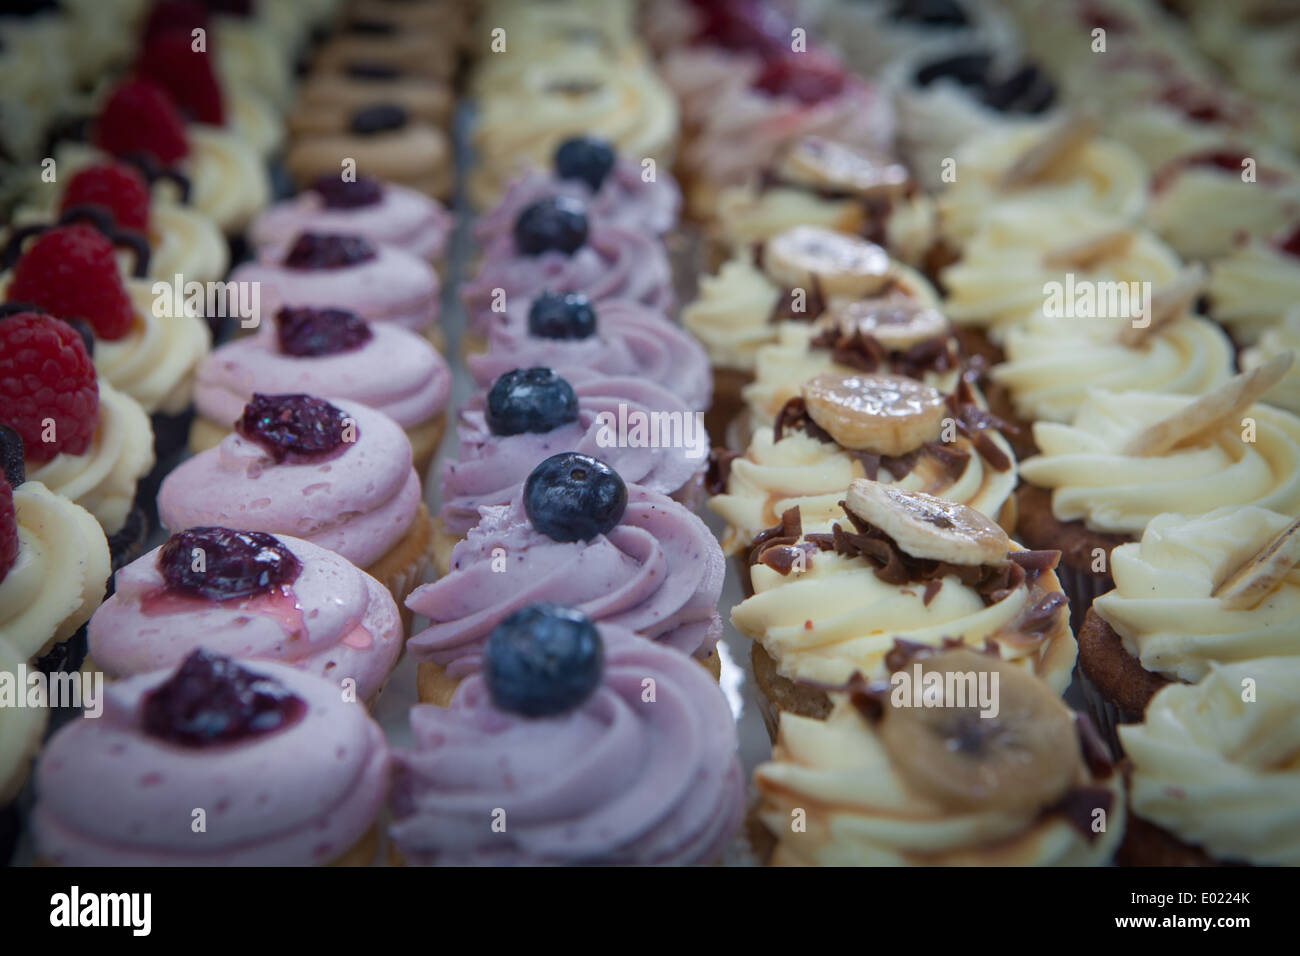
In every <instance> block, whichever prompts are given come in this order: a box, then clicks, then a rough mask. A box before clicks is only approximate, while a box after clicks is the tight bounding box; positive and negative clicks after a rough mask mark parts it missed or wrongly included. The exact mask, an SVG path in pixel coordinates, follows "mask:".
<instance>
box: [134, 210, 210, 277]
mask: <svg viewBox="0 0 1300 956" xmlns="http://www.w3.org/2000/svg"><path fill="white" fill-rule="evenodd" d="M149 220H150V222H149V244H150V245H151V246H152V247H153V254H152V255H151V256H150V257H149V277H150V278H151V279H161V280H162V281H164V282H171V281H172V280H173V279H174V278H175V277H176V276H178V275H179V276H182V277H183V278H184V281H186V282H215V281H217V280H219V279H221V278H222V277H223V276H224V275H225V274H226V271H227V270H228V269H229V267H230V247H229V246H228V245H226V237H225V236H223V235H222V234H221V230H220V229H218V228H217V226H216V223H214V222H213V221H212V220H211V219H210V218H208V217H207V216H206V215H204V214H203V213H201V212H199V211H198V210H195V209H191V208H190V207H188V206H181V205H178V204H177V203H174V202H170V201H168V200H165V199H161V200H160V199H155V200H154V201H153V203H152V205H151V208H150V210H149Z"/></svg>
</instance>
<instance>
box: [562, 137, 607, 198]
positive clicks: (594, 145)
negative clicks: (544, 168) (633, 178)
mask: <svg viewBox="0 0 1300 956" xmlns="http://www.w3.org/2000/svg"><path fill="white" fill-rule="evenodd" d="M613 168H614V149H613V147H612V146H610V145H609V143H608V142H606V141H605V140H603V139H596V138H595V137H593V136H576V137H574V138H573V139H566V140H565V141H564V142H563V143H561V144H560V146H559V148H558V149H556V151H555V173H556V175H558V176H559V177H560V178H561V179H579V180H581V181H582V182H584V183H586V184H587V185H588V186H590V187H591V191H592V192H596V191H597V190H599V189H600V186H601V184H602V183H603V182H604V181H605V177H606V176H608V175H609V173H610V170H612V169H613Z"/></svg>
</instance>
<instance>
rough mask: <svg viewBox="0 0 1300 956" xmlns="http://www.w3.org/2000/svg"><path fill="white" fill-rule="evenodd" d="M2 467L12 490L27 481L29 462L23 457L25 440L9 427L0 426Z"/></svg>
mask: <svg viewBox="0 0 1300 956" xmlns="http://www.w3.org/2000/svg"><path fill="white" fill-rule="evenodd" d="M0 467H3V469H4V474H5V481H7V482H9V487H10V488H17V487H18V486H19V485H21V484H22V483H23V482H24V481H26V480H27V461H26V458H25V456H24V455H23V438H22V436H21V435H19V434H18V433H17V432H16V431H14V430H13V429H12V428H10V427H9V426H8V425H0Z"/></svg>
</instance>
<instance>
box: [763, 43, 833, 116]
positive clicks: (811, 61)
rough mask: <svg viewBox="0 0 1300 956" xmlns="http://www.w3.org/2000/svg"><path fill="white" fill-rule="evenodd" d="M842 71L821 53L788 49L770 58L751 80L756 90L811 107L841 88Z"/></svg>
mask: <svg viewBox="0 0 1300 956" xmlns="http://www.w3.org/2000/svg"><path fill="white" fill-rule="evenodd" d="M844 84H845V76H844V71H843V70H842V69H841V68H840V66H839V64H837V63H836V62H835V61H834V60H832V59H830V58H829V57H828V56H826V55H825V54H822V53H817V52H814V51H812V50H809V51H807V52H805V53H791V52H787V53H785V54H783V55H781V56H775V57H772V58H771V59H769V60H768V61H767V62H766V63H765V64H764V65H763V71H762V72H761V73H760V74H759V75H758V79H757V80H755V81H754V87H755V89H759V90H762V91H763V92H765V93H770V94H772V95H773V96H789V97H793V98H794V99H796V100H798V101H799V102H800V103H803V104H806V105H808V106H812V105H814V104H817V103H821V102H822V101H824V100H827V99H830V98H831V97H832V96H835V95H837V94H838V93H840V92H841V91H842V90H843V89H844Z"/></svg>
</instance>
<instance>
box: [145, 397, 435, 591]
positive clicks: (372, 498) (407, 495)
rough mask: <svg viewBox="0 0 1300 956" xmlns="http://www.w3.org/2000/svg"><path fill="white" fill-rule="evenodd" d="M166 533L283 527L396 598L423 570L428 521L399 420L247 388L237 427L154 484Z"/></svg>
mask: <svg viewBox="0 0 1300 956" xmlns="http://www.w3.org/2000/svg"><path fill="white" fill-rule="evenodd" d="M158 516H159V518H160V519H161V521H162V524H163V527H165V528H166V529H167V530H168V531H172V532H176V531H182V530H184V529H186V528H194V527H203V526H208V525H216V526H221V527H234V528H239V529H240V530H243V531H261V532H265V533H268V534H287V535H292V536H294V537H296V538H304V539H306V540H307V541H309V542H310V543H312V544H314V545H319V546H320V547H324V548H328V549H329V550H331V551H335V552H337V553H338V554H340V555H342V556H343V557H344V558H346V559H347V560H349V561H351V562H352V563H353V564H355V565H356V566H357V567H359V568H363V569H364V570H365V571H366V572H367V573H368V574H369V575H370V576H371V577H374V578H377V579H378V580H379V581H380V582H381V583H382V584H383V585H384V586H385V587H387V588H388V589H389V590H390V591H391V592H392V594H393V597H394V599H395V600H396V601H397V602H398V604H399V605H400V604H401V602H402V599H403V598H405V597H406V595H407V594H409V593H410V591H411V589H412V588H413V587H415V585H416V584H418V583H419V581H420V579H421V578H422V577H423V574H424V570H425V567H426V566H427V563H428V551H429V539H430V535H431V534H432V526H431V522H430V520H429V514H428V511H427V510H426V509H425V507H424V504H423V503H422V502H421V500H420V479H419V476H418V475H416V473H415V471H414V469H413V468H412V467H411V444H410V442H409V441H407V439H406V433H405V432H404V431H403V430H402V427H401V426H400V425H398V424H397V423H396V422H394V421H393V420H392V419H391V418H389V417H388V416H387V415H384V414H383V413H382V412H377V411H375V410H374V409H372V408H368V407H367V406H365V405H362V404H360V403H359V402H355V401H345V400H343V399H329V400H328V401H327V400H324V399H320V398H313V397H311V396H308V395H262V394H256V395H254V396H253V398H252V401H250V402H249V403H248V404H247V405H246V406H244V410H243V414H242V415H240V417H239V419H238V420H237V421H236V422H235V431H234V432H233V433H231V434H230V435H227V436H226V437H225V438H224V439H222V441H221V443H220V444H219V445H217V446H216V447H215V448H209V449H208V450H207V451H205V452H202V453H200V454H198V455H195V456H194V457H193V458H190V459H188V460H187V461H184V462H182V463H181V464H180V465H179V466H178V467H177V468H176V469H175V470H174V471H172V473H171V474H170V475H168V476H167V477H166V479H164V481H163V483H162V488H161V489H159V492H158Z"/></svg>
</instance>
